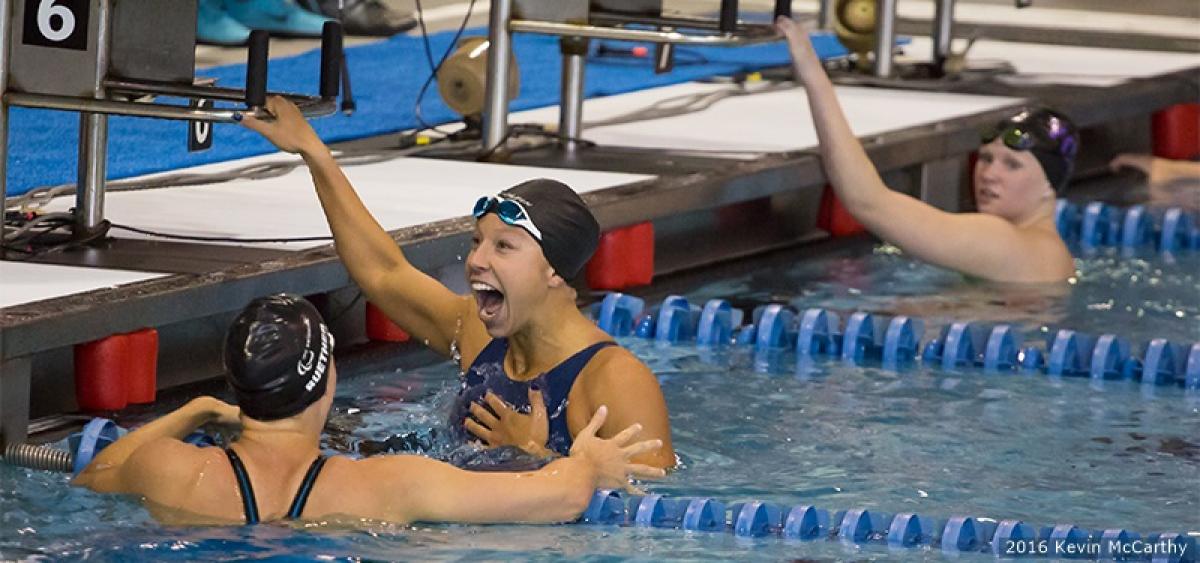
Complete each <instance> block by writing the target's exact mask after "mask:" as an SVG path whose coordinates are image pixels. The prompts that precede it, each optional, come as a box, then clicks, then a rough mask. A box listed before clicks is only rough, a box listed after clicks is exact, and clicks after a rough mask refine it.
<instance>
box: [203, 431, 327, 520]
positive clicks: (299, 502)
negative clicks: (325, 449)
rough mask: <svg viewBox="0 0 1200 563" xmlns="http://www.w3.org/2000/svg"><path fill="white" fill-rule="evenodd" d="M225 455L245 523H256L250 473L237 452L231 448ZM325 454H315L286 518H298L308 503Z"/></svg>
mask: <svg viewBox="0 0 1200 563" xmlns="http://www.w3.org/2000/svg"><path fill="white" fill-rule="evenodd" d="M225 455H226V456H228V457H229V464H230V465H232V466H233V475H234V477H237V482H238V493H239V494H241V496H242V512H244V513H245V515H246V523H247V524H257V523H258V522H259V520H258V501H257V500H256V499H255V498H254V487H252V486H250V475H249V474H248V473H246V466H245V465H244V464H243V463H242V458H240V457H238V455H237V453H236V452H234V451H233V450H232V449H227V450H225ZM325 460H326V457H325V456H323V455H322V456H317V459H315V460H313V462H312V465H310V466H308V473H306V474H305V475H304V481H303V482H301V483H300V490H298V491H296V496H295V498H293V499H292V506H291V507H290V508H288V511H287V516H284V518H286V519H288V520H299V519H300V515H301V514H304V505H305V504H307V503H308V495H309V493H311V492H312V487H313V483H315V482H316V481H317V475H319V474H320V473H321V468H322V467H325Z"/></svg>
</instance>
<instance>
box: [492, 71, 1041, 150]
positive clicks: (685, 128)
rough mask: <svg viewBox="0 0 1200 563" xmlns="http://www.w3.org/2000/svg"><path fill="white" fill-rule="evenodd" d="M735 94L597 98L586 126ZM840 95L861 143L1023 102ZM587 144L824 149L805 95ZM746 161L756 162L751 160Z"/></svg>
mask: <svg viewBox="0 0 1200 563" xmlns="http://www.w3.org/2000/svg"><path fill="white" fill-rule="evenodd" d="M735 88H736V87H735V86H731V85H727V84H726V85H721V84H702V83H688V84H679V85H676V86H668V87H664V88H655V89H653V90H644V91H641V92H634V93H630V94H623V95H620V96H612V97H607V98H594V99H591V100H588V101H587V102H585V103H584V106H583V118H584V121H585V122H588V121H604V120H609V119H612V118H616V117H619V116H621V115H623V114H627V113H630V112H632V111H636V110H640V109H643V108H646V107H649V106H651V105H652V104H654V103H656V102H662V101H663V100H669V99H682V98H684V97H686V96H691V95H695V94H703V93H711V92H716V91H719V90H729V89H735ZM752 88H753V86H752ZM837 95H838V101H839V102H840V103H841V105H842V109H843V110H844V111H845V114H846V116H847V118H848V119H849V120H850V128H851V129H852V130H853V131H854V133H855V134H856V135H858V136H867V135H876V134H880V133H885V132H889V131H897V130H901V129H907V128H909V127H915V126H919V125H925V124H928V123H934V122H938V121H944V120H948V119H954V118H958V117H963V116H967V115H973V114H977V113H980V112H985V111H989V110H993V109H997V108H1002V107H1006V106H1011V105H1014V104H1018V103H1020V102H1021V100H1020V99H1019V98H1006V97H998V96H971V95H966V94H943V93H936V92H917V91H904V90H887V89H883V88H857V87H838V88H837ZM557 120H558V108H557V107H551V108H543V109H538V110H532V111H526V112H520V113H516V114H513V115H512V117H511V121H512V122H513V123H523V122H535V123H554V122H557ZM583 138H585V139H588V140H590V141H594V142H596V143H599V144H601V145H616V146H628V147H646V148H670V149H676V150H685V151H714V152H717V153H721V152H723V151H729V152H730V153H733V152H735V151H737V152H750V153H752V152H755V151H757V152H784V151H795V150H804V149H811V148H814V147H816V146H817V133H816V130H815V129H814V128H813V124H812V116H811V114H810V112H809V108H808V97H807V96H805V94H804V90H802V89H799V88H787V89H782V90H774V91H769V92H763V93H757V94H751V95H746V96H734V97H729V98H725V99H723V100H721V101H719V102H717V103H716V104H714V105H712V106H710V107H708V108H707V109H705V110H703V111H700V112H696V113H689V114H684V115H678V116H672V117H664V118H659V119H653V120H650V121H637V122H631V123H621V124H614V125H600V126H595V127H588V126H586V125H585V126H584V130H583ZM743 156H744V157H746V158H753V155H752V154H745V155H743Z"/></svg>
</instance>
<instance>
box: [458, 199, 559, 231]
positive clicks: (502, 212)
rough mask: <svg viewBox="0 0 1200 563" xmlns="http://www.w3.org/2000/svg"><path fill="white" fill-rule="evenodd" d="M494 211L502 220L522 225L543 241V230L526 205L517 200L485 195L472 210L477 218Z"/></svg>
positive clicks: (515, 225) (518, 225) (509, 223)
mask: <svg viewBox="0 0 1200 563" xmlns="http://www.w3.org/2000/svg"><path fill="white" fill-rule="evenodd" d="M493 211H495V212H496V216H497V217H500V220H501V221H504V222H505V223H506V224H508V225H512V226H514V227H521V228H522V229H525V230H526V231H527V232H528V233H529V234H530V235H532V236H533V238H535V239H537V241H538V242H541V241H542V231H540V230H538V228H537V225H534V224H533V219H530V218H529V214H528V213H526V212H525V207H524V206H522V205H521V204H520V203H518V202H517V201H515V200H511V199H505V198H500V197H492V196H483V197H481V198H479V200H478V201H476V202H475V211H473V212H472V215H474V216H475V218H476V219H480V218H482V217H483V216H484V215H487V214H488V213H491V212H493Z"/></svg>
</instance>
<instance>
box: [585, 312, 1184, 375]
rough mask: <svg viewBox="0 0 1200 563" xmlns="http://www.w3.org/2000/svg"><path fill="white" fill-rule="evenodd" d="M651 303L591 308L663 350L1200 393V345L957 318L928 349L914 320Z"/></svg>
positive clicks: (615, 328) (621, 332)
mask: <svg viewBox="0 0 1200 563" xmlns="http://www.w3.org/2000/svg"><path fill="white" fill-rule="evenodd" d="M644 307H645V302H644V301H642V300H641V299H638V298H635V297H630V296H626V295H622V294H619V293H613V294H609V295H607V296H606V297H605V298H604V299H603V300H602V301H601V302H600V303H598V304H596V305H593V306H592V308H591V313H592V315H593V317H594V318H595V319H596V322H597V324H598V325H599V326H600V327H601V328H602V329H604V330H605V331H606V332H608V333H609V334H612V335H613V336H618V337H620V336H628V335H629V334H631V333H632V334H634V335H637V336H639V337H641V338H645V339H650V340H655V341H658V342H660V343H665V344H682V343H686V342H694V343H695V345H697V346H699V347H702V348H706V349H710V348H711V349H717V348H722V347H728V346H742V347H751V348H753V349H754V350H755V351H756V353H764V352H771V353H776V352H779V351H783V350H786V349H788V348H789V347H790V348H792V349H793V350H794V352H795V353H796V356H797V362H798V363H804V362H811V360H812V359H813V358H818V357H826V358H839V359H841V360H842V361H844V362H847V363H850V364H854V365H865V364H877V365H880V366H882V367H883V368H884V369H888V370H892V371H900V370H903V369H905V368H907V367H908V366H909V365H911V364H913V363H915V362H921V363H923V364H925V365H927V366H934V367H938V368H941V369H943V370H946V371H956V370H964V369H982V370H983V371H984V372H986V373H992V374H1004V373H1014V372H1020V373H1030V374H1033V373H1044V374H1046V375H1050V376H1052V377H1080V378H1090V379H1092V380H1093V381H1097V382H1099V381H1104V380H1134V381H1140V382H1141V383H1142V384H1143V385H1146V386H1151V387H1153V386H1170V385H1178V386H1183V387H1185V388H1186V389H1189V390H1197V389H1200V342H1197V343H1193V344H1192V345H1191V346H1189V347H1186V348H1185V347H1184V346H1180V345H1179V344H1177V343H1173V342H1169V341H1167V340H1165V339H1153V340H1151V341H1150V342H1148V343H1146V344H1145V346H1144V347H1143V348H1142V349H1141V354H1140V355H1139V354H1136V353H1135V352H1134V346H1133V345H1132V344H1131V343H1130V341H1129V340H1127V339H1124V338H1121V337H1120V336H1118V335H1115V334H1103V335H1100V336H1099V337H1095V336H1092V335H1089V334H1085V333H1082V332H1078V331H1073V330H1070V329H1059V330H1057V331H1054V332H1052V333H1051V334H1050V335H1049V336H1048V337H1047V338H1046V339H1045V342H1044V343H1039V342H1041V339H1037V341H1036V342H1034V343H1027V342H1026V341H1025V339H1024V336H1023V334H1022V333H1021V331H1020V330H1018V329H1017V328H1016V327H1014V326H1012V325H1009V324H1003V323H1001V324H995V325H985V324H983V323H974V322H969V321H956V322H952V323H950V324H949V325H946V326H943V327H942V328H941V329H939V330H938V332H937V335H936V336H935V337H933V338H931V339H929V340H928V341H927V342H924V343H923V344H922V341H921V340H922V338H923V337H924V335H925V322H924V321H923V320H921V319H916V318H911V317H906V316H896V317H891V318H888V317H883V316H879V315H875V314H872V313H868V312H861V311H860V312H854V313H851V314H850V315H849V316H848V317H846V324H845V326H844V327H843V326H842V325H841V322H840V321H841V316H840V315H839V314H838V313H836V312H834V311H830V310H827V309H820V308H809V309H805V310H804V311H803V312H801V313H799V314H797V313H796V312H795V309H793V308H792V307H790V306H788V305H785V304H781V303H772V304H768V305H761V306H759V307H756V308H755V309H754V311H753V312H752V315H751V318H752V320H753V322H752V323H750V324H745V325H742V324H741V323H742V320H743V316H744V315H743V313H742V311H741V310H738V309H736V308H734V307H732V306H731V305H730V304H729V302H727V301H725V300H721V299H713V300H710V301H708V302H707V303H705V305H704V307H703V308H701V307H698V306H696V305H693V304H691V303H689V302H688V301H687V299H685V298H683V297H680V296H676V295H673V296H670V297H667V298H666V299H664V300H663V302H662V303H661V304H659V305H657V306H654V307H651V308H649V309H644ZM634 319H637V320H636V321H634ZM918 351H920V354H918ZM798 367H799V366H798Z"/></svg>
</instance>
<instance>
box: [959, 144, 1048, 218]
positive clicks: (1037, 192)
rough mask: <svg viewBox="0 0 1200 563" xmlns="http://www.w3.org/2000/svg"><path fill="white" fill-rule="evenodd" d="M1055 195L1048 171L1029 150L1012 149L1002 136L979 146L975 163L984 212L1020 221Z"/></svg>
mask: <svg viewBox="0 0 1200 563" xmlns="http://www.w3.org/2000/svg"><path fill="white" fill-rule="evenodd" d="M1054 197H1055V194H1054V188H1053V187H1051V186H1050V181H1049V180H1047V179H1046V172H1045V171H1043V170H1042V165H1041V164H1039V163H1038V161H1037V158H1035V157H1034V156H1033V154H1032V153H1030V152H1029V151H1015V150H1012V149H1010V148H1008V147H1007V146H1005V145H1004V143H1003V142H1002V141H1001V140H1000V139H996V140H994V141H992V142H990V143H988V144H986V145H983V146H982V147H980V148H979V160H978V161H976V163H975V205H976V207H977V208H978V209H979V212H980V213H987V214H990V215H996V216H998V217H1002V218H1004V219H1007V220H1009V221H1011V222H1014V223H1016V222H1020V221H1024V220H1025V219H1027V218H1028V217H1029V216H1030V214H1031V213H1033V212H1034V211H1035V210H1036V209H1037V208H1038V207H1039V206H1040V205H1041V204H1042V203H1043V202H1045V201H1046V200H1047V199H1050V200H1053V199H1054Z"/></svg>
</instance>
